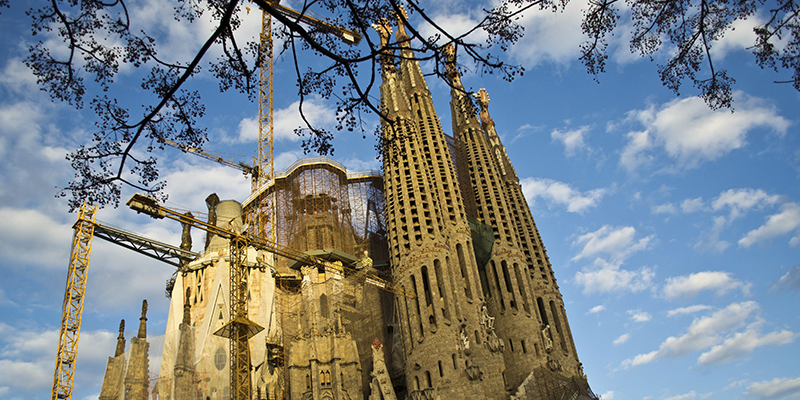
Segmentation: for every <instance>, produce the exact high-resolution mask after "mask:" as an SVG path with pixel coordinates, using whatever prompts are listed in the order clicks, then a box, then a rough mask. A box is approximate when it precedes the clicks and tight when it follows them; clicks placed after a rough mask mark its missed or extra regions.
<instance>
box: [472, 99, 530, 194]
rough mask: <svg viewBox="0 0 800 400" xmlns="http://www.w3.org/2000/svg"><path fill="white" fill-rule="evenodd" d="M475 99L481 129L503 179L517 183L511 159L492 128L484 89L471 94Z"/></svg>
mask: <svg viewBox="0 0 800 400" xmlns="http://www.w3.org/2000/svg"><path fill="white" fill-rule="evenodd" d="M473 96H475V99H477V100H478V105H479V106H480V116H481V127H482V128H483V131H484V133H485V134H486V137H487V138H488V139H489V145H491V146H492V151H493V153H494V155H495V158H496V160H497V164H498V165H499V166H500V170H501V173H502V174H503V178H504V179H505V180H507V181H512V182H519V178H517V172H516V171H515V170H514V165H513V164H511V159H509V158H508V153H506V147H505V146H503V143H501V142H500V137H499V136H497V130H495V127H494V120H493V119H492V117H491V116H489V94H488V93H486V89H483V88H481V90H478V93H475V94H473Z"/></svg>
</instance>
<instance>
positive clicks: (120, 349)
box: [114, 319, 125, 357]
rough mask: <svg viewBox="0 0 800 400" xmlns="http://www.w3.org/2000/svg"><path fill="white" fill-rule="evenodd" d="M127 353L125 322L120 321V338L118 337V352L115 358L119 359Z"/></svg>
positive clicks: (115, 353)
mask: <svg viewBox="0 0 800 400" xmlns="http://www.w3.org/2000/svg"><path fill="white" fill-rule="evenodd" d="M124 352H125V320H124V319H123V320H121V321H119V336H117V350H116V351H115V352H114V357H119V356H121V355H122V353H124Z"/></svg>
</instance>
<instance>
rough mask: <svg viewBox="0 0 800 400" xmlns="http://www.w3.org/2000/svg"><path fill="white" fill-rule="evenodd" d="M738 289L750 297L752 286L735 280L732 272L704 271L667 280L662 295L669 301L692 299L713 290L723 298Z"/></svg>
mask: <svg viewBox="0 0 800 400" xmlns="http://www.w3.org/2000/svg"><path fill="white" fill-rule="evenodd" d="M737 288H741V290H742V292H743V293H744V294H745V295H749V288H750V285H746V284H744V283H742V281H739V280H737V279H734V278H733V277H732V276H731V273H730V272H723V271H703V272H697V273H694V274H691V275H684V276H676V277H671V278H667V283H666V284H665V285H664V289H663V290H662V295H663V296H664V297H665V298H667V299H669V300H674V299H677V298H688V297H692V296H695V295H697V294H698V293H700V292H702V291H706V290H711V291H716V294H717V296H721V295H723V294H725V293H727V292H728V291H729V290H732V289H737Z"/></svg>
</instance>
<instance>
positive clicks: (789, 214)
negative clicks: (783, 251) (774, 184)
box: [739, 203, 800, 247]
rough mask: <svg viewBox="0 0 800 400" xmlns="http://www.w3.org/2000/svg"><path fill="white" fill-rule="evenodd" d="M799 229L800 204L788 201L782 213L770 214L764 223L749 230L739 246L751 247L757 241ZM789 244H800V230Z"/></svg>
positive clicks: (782, 208)
mask: <svg viewBox="0 0 800 400" xmlns="http://www.w3.org/2000/svg"><path fill="white" fill-rule="evenodd" d="M798 230H800V205H798V204H797V203H786V204H784V205H782V206H781V212H780V213H778V214H773V215H770V216H769V217H768V218H767V222H765V223H764V225H761V226H760V227H758V228H757V229H754V230H752V231H750V232H747V235H745V236H744V237H743V238H741V239H739V246H740V247H750V246H752V245H753V244H755V243H763V242H766V241H768V240H769V239H772V238H774V237H776V236H780V235H784V234H786V233H789V232H792V231H798ZM789 244H790V245H792V246H796V245H797V244H800V231H798V232H796V236H794V237H792V239H791V240H790V241H789Z"/></svg>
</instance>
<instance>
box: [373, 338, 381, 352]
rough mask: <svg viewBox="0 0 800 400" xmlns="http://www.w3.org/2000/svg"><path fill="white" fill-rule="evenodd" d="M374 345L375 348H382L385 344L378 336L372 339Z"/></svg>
mask: <svg viewBox="0 0 800 400" xmlns="http://www.w3.org/2000/svg"><path fill="white" fill-rule="evenodd" d="M372 347H374V348H375V350H380V349H381V347H383V344H382V343H381V341H380V340H378V338H375V340H373V341H372Z"/></svg>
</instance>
